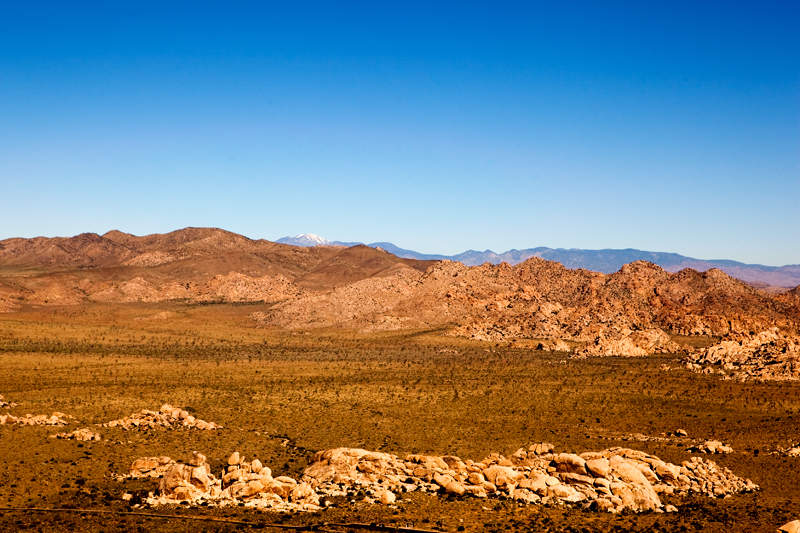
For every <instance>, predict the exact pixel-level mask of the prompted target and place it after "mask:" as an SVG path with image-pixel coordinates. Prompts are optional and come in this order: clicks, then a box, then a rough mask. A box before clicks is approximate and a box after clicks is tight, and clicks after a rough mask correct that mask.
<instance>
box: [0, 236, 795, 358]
mask: <svg viewBox="0 0 800 533" xmlns="http://www.w3.org/2000/svg"><path fill="white" fill-rule="evenodd" d="M799 291H800V289H798V288H795V289H793V290H792V291H789V292H787V293H785V294H781V295H771V294H768V293H766V292H763V291H760V290H757V289H755V288H753V287H750V286H748V285H747V284H745V283H744V282H742V281H739V280H737V279H734V278H731V277H730V276H728V275H727V274H725V273H723V272H722V271H720V270H716V269H711V270H708V271H706V272H702V273H701V272H698V271H696V270H692V269H684V270H681V271H680V272H677V273H670V272H667V271H666V270H664V269H662V268H661V267H659V266H656V265H655V264H652V263H649V262H646V261H636V262H633V263H630V264H627V265H624V266H623V267H622V268H620V269H619V270H618V271H617V272H614V273H612V274H602V273H599V272H592V271H589V270H584V269H577V270H571V269H568V268H566V267H564V266H563V265H562V264H560V263H557V262H554V261H547V260H544V259H541V258H536V257H534V258H530V259H528V260H527V261H525V262H523V263H520V264H518V265H515V266H510V265H509V264H507V263H501V264H499V265H493V264H489V263H486V264H483V265H481V266H475V267H469V266H465V265H464V264H462V263H457V262H452V261H421V260H414V259H403V258H399V257H397V256H395V255H392V254H391V253H388V252H387V251H385V250H380V249H374V248H370V247H368V246H364V245H359V246H353V247H349V248H347V247H340V246H316V247H297V246H290V245H283V244H278V243H273V242H270V241H265V240H251V239H248V238H246V237H243V236H241V235H237V234H234V233H230V232H226V231H223V230H219V229H209V228H187V229H184V230H180V231H176V232H172V233H168V234H164V235H148V236H145V237H136V236H133V235H130V234H127V233H122V232H119V231H112V232H109V233H106V234H105V235H96V234H83V235H79V236H77V237H72V238H55V239H45V238H36V239H7V240H4V241H0V311H6V312H9V311H11V312H13V311H14V310H16V309H20V308H22V307H24V306H26V305H76V304H83V305H86V304H91V303H92V302H98V303H106V304H109V303H112V304H113V303H121V304H128V303H135V302H163V301H178V302H187V303H189V304H191V303H201V302H205V303H207V302H262V303H269V304H271V305H270V306H269V308H268V309H267V310H266V311H259V312H257V313H254V314H253V318H254V320H256V321H257V322H258V323H259V324H260V325H263V326H274V327H280V328H315V327H336V328H348V329H355V330H359V331H366V332H369V331H383V330H394V329H406V328H434V327H435V328H444V329H445V330H446V331H447V332H448V334H450V335H456V336H464V337H468V338H472V339H478V340H490V341H495V342H497V341H512V340H518V339H536V340H549V341H552V342H551V343H550V344H543V346H544V347H546V346H551V345H552V347H554V348H553V349H563V348H564V347H565V346H567V345H566V344H564V341H565V340H566V341H569V342H571V343H573V344H572V345H571V347H575V346H576V343H580V344H581V345H582V347H578V350H577V352H576V355H577V356H597V355H644V354H648V353H654V352H675V351H679V350H682V349H684V347H683V346H680V345H678V344H676V343H675V342H673V341H672V339H671V337H670V335H669V334H672V335H674V334H678V335H706V336H718V337H721V336H725V335H754V334H757V333H758V332H761V331H765V330H768V329H770V328H774V327H777V328H780V330H781V331H783V332H784V333H786V334H796V333H797V324H798V321H799V320H800V297H798V294H800V292H799ZM668 333H669V334H668ZM686 350H687V351H690V350H688V348H687V349H686Z"/></svg>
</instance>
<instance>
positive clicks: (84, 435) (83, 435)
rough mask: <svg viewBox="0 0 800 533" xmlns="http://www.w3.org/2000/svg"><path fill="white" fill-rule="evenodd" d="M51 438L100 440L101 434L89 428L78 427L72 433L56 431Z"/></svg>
mask: <svg viewBox="0 0 800 533" xmlns="http://www.w3.org/2000/svg"><path fill="white" fill-rule="evenodd" d="M50 438H51V439H68V440H83V441H86V440H100V434H99V433H95V432H94V431H92V430H91V429H89V428H81V429H76V430H75V431H72V432H70V433H56V434H55V435H50Z"/></svg>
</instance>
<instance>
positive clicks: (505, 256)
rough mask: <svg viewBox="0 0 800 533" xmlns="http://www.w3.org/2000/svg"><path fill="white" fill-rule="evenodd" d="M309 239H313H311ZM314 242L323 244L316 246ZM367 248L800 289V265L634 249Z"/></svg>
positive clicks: (305, 241) (295, 240)
mask: <svg viewBox="0 0 800 533" xmlns="http://www.w3.org/2000/svg"><path fill="white" fill-rule="evenodd" d="M309 235H310V236H311V237H308V236H309ZM303 237H307V238H303ZM314 238H316V239H320V240H321V241H324V242H316V241H315V239H314ZM290 241H292V242H290ZM277 242H282V243H286V244H295V245H296V246H315V245H316V244H328V245H340V246H354V245H356V244H362V243H356V242H341V241H328V240H327V239H323V238H322V237H318V236H316V235H313V234H303V235H298V236H297V237H284V238H283V239H280V240H278V241H277ZM301 242H302V243H301ZM314 242H316V244H313V243H314ZM367 246H371V247H372V248H383V249H384V250H386V251H387V252H389V253H392V254H394V255H396V256H398V257H404V258H408V259H433V260H441V259H449V260H451V261H460V262H461V263H464V264H465V265H467V266H476V265H482V264H483V263H492V264H495V265H497V264H500V263H502V262H506V263H508V264H510V265H516V264H518V263H522V262H523V261H526V260H528V259H530V258H531V257H541V258H542V259H547V260H549V261H558V262H559V263H561V264H562V265H564V266H565V267H567V268H570V269H578V268H584V269H586V270H593V271H595V272H603V273H604V274H610V273H612V272H616V271H618V270H619V269H620V268H621V267H622V265H625V264H628V263H632V262H633V261H640V260H644V261H650V262H651V263H655V264H656V265H658V266H660V267H661V268H663V269H664V270H667V271H669V272H678V271H680V270H683V269H684V268H693V269H694V270H698V271H700V272H704V271H706V270H708V269H711V268H718V269H720V270H722V271H723V272H725V273H726V274H728V275H729V276H732V277H734V278H738V279H741V280H743V281H748V282H757V283H766V284H767V285H774V286H776V287H796V286H798V285H800V265H785V266H780V267H773V266H765V265H752V264H746V263H740V262H738V261H730V260H727V259H710V260H707V259H695V258H693V257H687V256H685V255H680V254H673V253H667V252H647V251H643V250H635V249H633V248H626V249H624V250H615V249H606V250H581V249H577V248H570V249H564V248H546V247H544V246H541V247H538V248H528V249H526V250H508V251H507V252H503V253H500V254H498V253H495V252H493V251H491V250H485V251H483V252H478V251H476V250H467V251H466V252H462V253H460V254H457V255H439V254H421V253H419V252H415V251H413V250H406V249H404V248H400V247H398V246H395V245H394V244H392V243H390V242H373V243H371V244H368V245H367Z"/></svg>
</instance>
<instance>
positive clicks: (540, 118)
mask: <svg viewBox="0 0 800 533" xmlns="http://www.w3.org/2000/svg"><path fill="white" fill-rule="evenodd" d="M186 226H215V227H221V228H224V229H228V230H231V231H235V232H237V233H242V234H244V235H247V236H248V237H251V238H266V239H272V240H275V239H278V238H280V237H283V236H286V235H295V234H298V233H305V232H311V233H317V234H320V235H322V236H324V237H327V238H329V239H332V240H344V241H363V242H373V241H390V242H393V243H394V244H396V245H398V246H401V247H404V248H410V249H414V250H417V251H419V252H426V253H444V254H452V253H458V252H462V251H464V250H466V249H470V248H471V249H479V250H483V249H487V248H490V249H492V250H494V251H497V252H500V251H505V250H507V249H510V248H518V249H522V248H529V247H535V246H550V247H564V248H593V249H594V248H628V247H630V248H639V249H645V250H653V251H667V252H677V253H681V254H684V255H690V256H693V257H699V258H704V259H720V258H725V259H735V260H739V261H744V262H750V263H762V264H770V265H781V264H789V263H800V2H797V1H787V2H750V3H737V2H719V3H716V2H705V3H704V2H696V1H691V2H685V3H681V2H674V1H669V2H662V3H658V2H625V3H614V2H592V3H570V2H541V3H535V2H520V3H503V2H494V1H493V2H481V3H478V2H476V3H470V2H464V1H459V2H453V3H444V2H428V1H426V2H412V1H408V0H403V1H400V2H389V1H378V2H376V1H369V2H352V1H348V2H333V1H325V2H286V1H281V2H274V3H270V2H253V3H249V2H214V3H206V2H197V1H193V2H185V3H181V2H152V3H150V2H141V1H137V2H108V1H103V2H96V3H85V2H26V1H8V0H6V1H0V238H7V237H33V236H37V235H44V236H57V235H58V236H69V235H75V234H78V233H82V232H97V233H104V232H106V231H108V230H111V229H119V230H122V231H127V232H130V233H134V234H137V235H143V234H147V233H155V232H158V233H163V232H168V231H172V230H175V229H179V228H183V227H186Z"/></svg>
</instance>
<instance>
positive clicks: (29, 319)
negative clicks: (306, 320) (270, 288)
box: [0, 304, 800, 532]
mask: <svg viewBox="0 0 800 533" xmlns="http://www.w3.org/2000/svg"><path fill="white" fill-rule="evenodd" d="M263 307H264V306H260V305H257V304H254V305H230V304H219V305H168V304H128V305H115V306H108V307H102V306H100V307H98V306H96V305H93V306H87V307H75V306H68V307H64V308H58V307H48V308H39V309H30V310H28V311H26V312H18V313H14V314H4V315H0V349H1V350H2V351H0V370H1V371H0V391H2V393H3V395H4V397H5V401H6V402H14V403H17V404H18V405H17V406H16V407H11V408H5V409H3V412H4V413H5V414H15V415H18V416H21V415H24V414H26V413H31V414H34V415H36V414H47V415H48V416H49V415H50V414H51V413H53V412H54V411H58V412H61V413H64V414H65V415H68V416H70V417H74V419H73V418H68V419H67V421H68V422H69V423H68V424H67V425H66V426H64V427H63V428H62V427H59V428H57V427H51V426H32V425H4V426H0V457H2V463H0V502H1V503H0V505H2V506H3V507H36V508H47V507H53V508H74V509H92V510H98V509H99V510H117V511H131V510H136V509H140V510H144V511H148V509H146V508H144V507H137V508H134V507H133V506H134V505H137V502H141V499H142V497H146V495H147V493H148V492H151V491H155V490H156V489H157V487H158V480H153V479H150V478H145V479H143V480H142V479H128V480H117V479H115V477H114V476H115V475H118V474H126V473H127V472H128V468H129V467H130V465H131V463H132V462H133V461H134V460H135V459H137V458H139V457H148V456H162V455H163V456H169V457H172V458H175V459H178V460H186V459H187V458H188V457H189V456H190V455H191V452H192V451H194V450H197V451H200V452H202V453H203V454H205V455H206V456H207V457H208V460H209V463H210V464H211V466H212V470H213V471H215V472H216V471H218V470H220V469H221V467H222V465H223V463H224V462H225V460H226V459H227V458H228V457H229V455H230V454H231V453H232V452H234V451H239V452H240V453H241V454H243V455H246V456H247V457H249V458H256V457H257V458H258V459H259V460H260V461H261V462H262V463H263V464H264V465H268V466H269V467H270V468H271V469H272V470H273V472H274V475H276V476H277V475H286V476H290V477H293V478H300V476H301V475H302V473H303V470H304V469H305V468H306V467H307V466H308V461H309V458H310V456H311V455H312V454H313V453H314V452H316V451H318V450H324V449H329V448H335V447H357V448H364V449H367V450H375V451H382V452H389V453H392V454H395V455H398V456H402V457H404V456H405V455H406V454H412V453H413V454H438V455H444V454H449V455H455V456H459V457H461V458H462V459H467V458H470V459H473V460H476V461H477V460H480V459H482V458H483V457H485V456H487V455H488V454H490V453H492V452H498V453H500V454H503V455H505V456H509V455H511V454H512V453H513V452H514V451H515V450H517V449H518V448H520V447H525V446H527V445H529V444H531V443H539V442H549V443H552V444H553V445H554V447H555V449H556V451H563V452H583V451H587V450H594V451H599V450H603V449H606V448H611V447H615V446H622V447H627V448H633V449H637V450H642V451H646V452H648V453H651V454H653V455H656V456H658V457H660V458H661V459H663V460H665V461H670V462H672V463H676V464H680V463H681V462H682V461H685V460H688V459H689V458H690V457H691V456H692V455H697V454H692V453H690V452H687V451H686V449H687V444H686V442H687V441H686V440H683V439H679V438H670V437H669V435H673V434H674V432H675V430H676V429H684V430H685V431H686V432H687V436H688V437H687V438H689V439H698V440H705V439H716V440H720V441H723V442H724V443H725V444H726V445H729V446H731V447H732V448H733V450H734V451H733V452H732V453H728V454H717V455H713V456H710V458H711V459H713V460H714V461H715V462H717V463H718V464H720V465H722V466H725V467H728V468H729V469H730V470H731V471H732V472H734V473H735V474H736V475H737V476H741V477H744V478H749V479H750V480H752V481H753V482H754V483H755V484H757V485H759V486H760V490H758V491H755V492H750V493H744V494H735V495H732V496H730V497H726V498H710V497H708V496H704V495H703V496H701V495H695V496H691V497H685V498H681V497H677V496H676V497H663V498H662V499H663V500H664V501H665V503H666V502H668V503H672V504H674V505H675V506H676V507H677V508H678V512H677V513H656V512H644V513H633V512H622V513H619V514H610V513H603V512H596V511H592V510H587V509H583V508H582V506H581V505H579V504H577V505H538V504H523V503H518V502H517V501H514V500H511V499H479V498H470V497H453V496H447V495H432V494H427V493H418V492H410V493H404V494H399V495H398V496H399V497H398V500H397V502H396V504H395V505H392V506H387V505H382V504H379V503H374V504H371V503H362V500H363V499H364V495H363V494H353V495H348V496H346V497H335V498H331V499H330V501H331V505H329V507H327V508H325V510H322V511H318V512H291V513H276V512H271V511H259V510H255V511H254V510H252V509H249V508H245V507H239V506H232V507H221V508H218V507H202V506H201V507H192V508H189V507H188V506H186V505H176V506H169V507H167V508H158V509H155V510H153V509H150V510H149V512H162V513H163V512H168V513H172V514H179V515H186V516H193V517H198V516H200V517H215V518H226V519H232V520H238V521H245V522H249V523H252V524H253V525H258V524H266V523H269V524H286V525H303V524H307V525H310V524H322V523H324V522H328V523H342V522H358V523H366V524H370V523H373V524H383V525H390V526H406V525H410V524H413V525H414V526H415V527H417V528H422V529H438V530H443V531H507V530H518V531H658V530H663V531H720V532H722V531H726V532H729V531H765V532H766V531H774V530H775V529H776V527H778V526H780V525H781V524H783V523H785V522H788V521H789V520H793V519H795V518H797V517H798V516H800V503H798V502H800V468H798V466H800V458H799V457H791V456H788V455H787V454H785V453H780V450H785V449H787V448H789V447H790V446H791V445H795V444H797V438H798V430H797V428H798V422H799V421H800V386H798V383H797V382H789V383H787V382H781V383H776V382H763V383H755V382H744V383H742V382H737V381H731V380H728V381H721V380H720V379H719V378H718V377H717V376H715V375H713V374H698V373H693V372H690V371H688V370H686V369H685V368H683V367H682V366H681V365H679V364H678V363H677V357H676V356H673V355H668V354H667V355H652V356H649V357H646V358H616V357H615V358H611V357H605V358H587V359H577V360H576V359H570V358H569V357H568V354H566V353H560V352H543V351H537V350H533V349H530V348H526V347H521V348H519V347H516V348H509V347H508V346H507V345H506V344H503V343H494V342H485V341H474V340H468V339H461V338H454V337H445V336H442V335H441V332H439V331H437V330H430V331H419V330H415V331H410V332H405V331H393V332H387V333H373V334H358V333H351V332H342V331H337V330H315V331H291V332H286V331H281V330H276V329H268V328H266V329H265V328H260V327H256V326H255V325H254V322H253V320H252V319H251V318H250V316H251V314H252V313H254V312H258V311H259V310H262V309H263ZM165 317H168V318H165ZM713 340H714V339H711V338H706V337H696V338H693V339H692V342H694V343H695V344H697V345H698V346H700V345H703V344H710V343H711V342H712V341H713ZM662 365H667V366H669V367H670V370H663V369H662ZM664 368H665V367H664ZM164 403H169V404H171V405H174V406H180V407H181V408H183V409H185V410H188V411H189V412H191V413H193V414H194V415H195V416H196V417H197V418H199V419H203V420H206V421H213V422H216V423H217V424H219V425H221V426H223V428H222V429H217V430H213V431H199V430H196V429H175V430H167V429H152V430H149V431H126V430H124V429H121V428H119V427H111V428H109V427H102V426H98V425H97V424H102V423H105V422H108V421H111V420H116V419H119V418H122V417H124V416H127V415H130V414H131V413H134V412H138V411H140V410H142V409H150V410H158V408H159V407H160V406H161V405H162V404H164ZM79 427H80V428H83V427H87V428H91V429H93V430H94V431H97V432H98V433H99V434H100V435H101V437H102V440H99V441H76V440H65V439H54V438H50V437H49V436H50V435H52V434H55V433H57V432H63V431H72V430H74V429H77V428H79ZM126 493H127V494H130V495H132V496H133V497H132V498H131V499H130V500H127V501H125V500H123V495H124V494H126ZM352 501H354V503H353V502H352ZM240 527H243V528H244V527H245V526H240ZM28 528H30V529H32V530H37V531H64V530H70V529H74V530H81V531H147V530H156V529H158V530H160V531H190V530H191V531H195V530H204V531H228V530H230V525H226V524H221V523H215V522H208V523H204V522H192V521H182V520H179V519H172V520H164V519H156V518H146V517H141V516H125V515H120V516H117V515H95V514H89V513H82V514H81V513H30V512H21V511H16V512H10V511H2V513H0V529H3V530H23V529H28Z"/></svg>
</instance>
